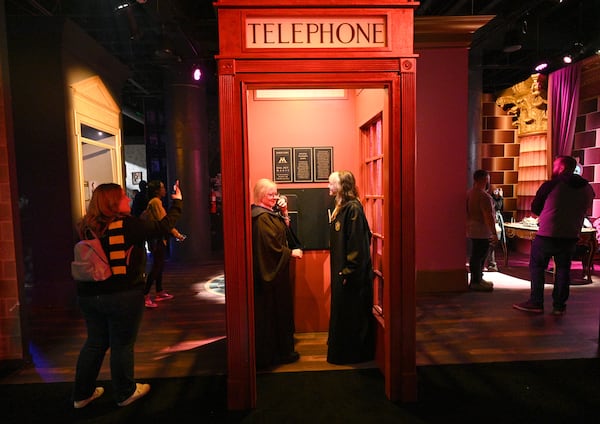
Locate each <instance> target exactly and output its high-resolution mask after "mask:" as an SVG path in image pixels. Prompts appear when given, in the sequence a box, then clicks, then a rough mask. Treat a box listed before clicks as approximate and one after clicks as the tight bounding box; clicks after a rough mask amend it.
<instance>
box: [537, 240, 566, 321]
mask: <svg viewBox="0 0 600 424" xmlns="http://www.w3.org/2000/svg"><path fill="white" fill-rule="evenodd" d="M576 244H577V239H565V238H553V237H544V236H536V237H535V239H533V243H532V244H531V254H530V257H529V273H530V275H531V297H530V299H529V300H530V301H531V303H533V304H535V305H538V306H543V305H544V284H545V282H546V269H547V268H548V263H549V261H550V258H551V257H554V267H555V268H554V288H553V289H552V301H553V302H552V306H553V307H554V308H555V309H558V310H564V309H565V307H566V302H567V299H568V298H569V287H570V285H571V260H572V258H573V254H574V253H575V246H576Z"/></svg>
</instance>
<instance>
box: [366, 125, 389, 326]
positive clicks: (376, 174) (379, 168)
mask: <svg viewBox="0 0 600 424" xmlns="http://www.w3.org/2000/svg"><path fill="white" fill-rule="evenodd" d="M382 120H383V118H382V114H381V113H379V114H377V115H375V116H374V117H372V118H371V119H370V120H369V121H368V122H367V123H365V124H364V125H362V126H361V128H360V131H361V136H360V139H361V145H362V146H361V148H362V152H363V158H364V162H363V166H362V170H361V172H362V175H361V176H362V181H363V184H364V187H363V188H362V198H363V204H364V207H365V214H366V216H367V220H368V221H369V225H370V227H371V232H372V233H373V238H372V240H371V260H372V262H373V272H374V279H373V309H374V310H375V311H376V312H377V313H378V314H380V315H383V312H384V311H383V283H384V274H383V244H384V228H383V212H384V208H383V205H384V198H383V154H382V152H383V137H382V131H381V128H382Z"/></svg>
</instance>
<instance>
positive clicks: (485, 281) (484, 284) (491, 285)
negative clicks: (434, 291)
mask: <svg viewBox="0 0 600 424" xmlns="http://www.w3.org/2000/svg"><path fill="white" fill-rule="evenodd" d="M479 284H481V285H482V286H486V287H494V283H492V282H491V281H487V280H484V279H482V280H481V281H480V282H479Z"/></svg>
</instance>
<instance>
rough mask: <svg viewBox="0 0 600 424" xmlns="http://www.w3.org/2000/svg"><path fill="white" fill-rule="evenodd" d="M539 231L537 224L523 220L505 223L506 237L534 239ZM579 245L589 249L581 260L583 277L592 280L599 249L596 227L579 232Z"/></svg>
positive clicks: (505, 258)
mask: <svg viewBox="0 0 600 424" xmlns="http://www.w3.org/2000/svg"><path fill="white" fill-rule="evenodd" d="M537 232H538V226H537V225H531V224H523V223H521V222H505V223H504V234H506V237H510V238H514V237H517V238H520V239H525V240H533V239H534V238H535V235H536V234H537ZM577 245H579V246H585V247H586V249H587V250H586V254H585V256H584V257H583V258H582V260H581V265H582V267H583V278H584V279H587V280H588V281H589V282H591V281H592V268H593V261H594V254H595V253H596V250H597V249H598V240H597V239H596V229H595V228H582V229H581V233H579V240H578V241H577ZM504 265H505V266H506V265H508V256H505V257H504Z"/></svg>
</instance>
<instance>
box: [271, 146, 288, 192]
mask: <svg viewBox="0 0 600 424" xmlns="http://www.w3.org/2000/svg"><path fill="white" fill-rule="evenodd" d="M273 181H275V182H280V183H291V182H292V149H291V148H290V147H273Z"/></svg>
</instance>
